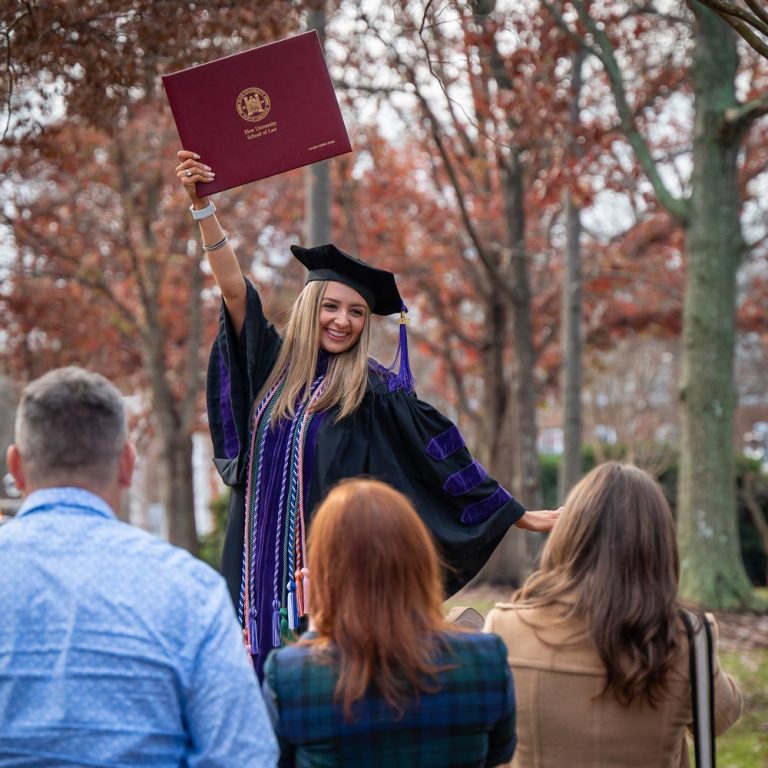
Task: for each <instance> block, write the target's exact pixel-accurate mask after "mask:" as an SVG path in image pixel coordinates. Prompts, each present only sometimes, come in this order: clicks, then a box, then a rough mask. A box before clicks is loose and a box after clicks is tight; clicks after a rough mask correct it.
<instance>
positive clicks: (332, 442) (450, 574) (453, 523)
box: [207, 283, 525, 605]
mask: <svg viewBox="0 0 768 768" xmlns="http://www.w3.org/2000/svg"><path fill="white" fill-rule="evenodd" d="M280 344H281V339H280V336H279V334H278V333H277V331H276V330H275V328H274V326H273V325H272V324H271V323H269V322H268V321H267V320H266V318H265V317H264V313H263V310H262V305H261V300H260V298H259V295H258V293H257V291H256V290H255V288H254V287H253V286H252V285H251V284H250V283H249V284H248V295H247V310H246V321H245V325H244V327H243V331H242V332H241V334H240V338H239V339H238V338H237V337H236V335H235V333H234V331H233V328H232V325H231V323H230V321H229V316H228V314H227V312H226V310H225V309H224V307H223V306H222V310H221V315H220V319H219V332H218V337H217V339H216V341H215V342H214V345H213V349H212V351H211V357H210V361H209V368H208V382H207V399H208V419H209V425H210V430H211V436H212V439H213V448H214V463H215V464H216V467H217V469H218V470H219V473H220V474H221V477H222V478H223V480H224V482H225V483H226V484H227V485H229V486H231V488H232V492H231V496H230V505H229V515H228V520H227V529H226V534H225V540H224V551H223V555H222V565H221V570H222V574H223V575H224V577H225V579H226V581H227V584H228V586H229V590H230V594H231V595H232V600H233V602H234V603H235V605H237V603H238V600H239V593H240V582H241V573H242V554H243V525H244V508H245V483H246V478H245V475H246V469H247V463H248V449H249V445H250V424H251V420H252V409H253V406H254V399H255V397H256V396H257V395H258V393H259V391H260V390H261V387H262V386H263V384H264V382H265V381H266V379H267V377H268V375H269V373H270V371H271V370H272V367H273V366H274V363H275V360H276V358H277V353H278V350H279V348H280ZM391 376H392V374H389V373H388V372H387V371H385V370H383V369H382V368H381V366H378V365H377V364H375V363H372V365H371V368H370V371H369V377H368V387H367V390H366V393H365V396H364V398H363V401H362V403H361V404H360V407H359V408H358V409H357V411H356V412H355V413H354V414H353V415H352V416H349V417H347V418H344V419H342V420H340V421H338V422H336V421H334V418H333V416H334V414H333V413H329V414H328V415H327V417H326V418H324V419H323V421H322V424H321V425H320V429H319V432H318V435H317V444H316V449H315V453H314V466H313V467H312V469H311V473H312V474H311V479H310V481H309V488H308V492H307V505H306V509H308V510H311V511H314V509H315V508H316V507H317V505H318V504H319V502H320V501H321V500H322V499H323V498H324V496H325V495H326V493H327V492H328V490H329V489H330V488H331V487H332V486H333V485H334V484H336V483H337V482H338V481H339V480H342V479H345V478H349V477H356V476H359V475H365V476H368V477H372V478H376V479H379V480H383V481H385V482H387V483H389V484H390V485H392V486H394V487H395V488H397V489H398V490H399V491H401V492H402V493H404V494H405V495H406V496H407V497H408V498H409V499H410V500H411V501H412V502H413V504H414V506H415V508H416V510H417V511H418V513H419V515H420V516H421V518H422V520H423V521H424V522H425V524H426V525H427V527H428V528H429V530H430V531H431V532H432V534H433V536H434V538H435V540H436V542H437V544H438V547H439V549H440V552H441V555H442V558H443V562H444V564H445V566H446V591H447V593H448V594H453V593H454V592H456V591H458V590H459V589H460V588H461V587H462V586H463V585H464V584H466V583H467V582H468V581H469V580H470V579H471V578H472V577H473V576H475V574H476V573H477V572H478V571H479V570H480V568H481V567H482V566H483V565H484V563H485V562H486V560H487V559H488V557H490V555H491V553H492V552H493V550H494V549H495V548H496V546H497V544H498V543H499V542H500V541H501V539H502V537H503V536H504V534H505V533H506V531H507V530H508V528H509V527H510V526H511V525H512V524H513V523H514V522H515V521H516V520H518V519H519V518H520V517H521V516H522V515H523V514H524V512H525V510H524V508H523V507H522V506H521V505H520V504H519V503H518V502H517V501H516V500H515V499H514V498H512V496H510V494H509V493H508V492H507V491H506V490H504V488H502V487H501V486H500V485H499V484H498V483H497V482H496V481H495V480H494V479H493V478H491V477H490V476H488V475H487V473H486V472H485V470H484V469H483V468H482V466H481V465H479V464H478V463H477V462H475V461H474V460H473V459H472V456H471V455H470V453H469V451H468V450H467V448H466V447H465V446H464V441H463V439H462V438H461V435H460V434H459V431H458V429H457V428H456V426H455V425H454V424H453V423H452V422H451V421H450V420H449V419H447V418H446V417H445V416H443V415H442V414H441V413H440V412H439V411H437V410H436V409H435V408H433V407H432V406H431V405H429V404H428V403H425V402H423V401H422V400H419V399H418V398H417V397H416V395H415V393H413V392H405V391H402V390H397V391H394V392H390V391H389V386H388V385H389V381H390V377H391ZM310 515H311V512H310ZM310 519H311V518H310Z"/></svg>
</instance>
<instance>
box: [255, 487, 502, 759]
mask: <svg viewBox="0 0 768 768" xmlns="http://www.w3.org/2000/svg"><path fill="white" fill-rule="evenodd" d="M309 552H310V558H311V562H312V574H313V578H312V596H311V600H312V619H311V625H310V632H309V633H307V634H305V635H304V637H303V638H302V639H301V640H300V641H299V642H298V643H297V644H295V645H292V646H288V647H286V648H282V649H280V650H276V651H273V653H272V654H271V655H270V656H269V658H268V659H267V663H266V666H265V669H264V672H265V679H264V692H265V698H266V701H267V706H268V708H271V710H272V714H273V721H274V724H275V731H276V733H277V736H278V739H279V741H280V746H281V751H282V757H281V762H280V765H283V766H292V765H297V766H314V765H318V766H319V765H323V766H350V765H371V766H373V765H381V766H391V765H397V766H398V768H407V766H420V767H421V768H429V766H441V768H449V767H450V766H486V765H498V764H500V763H503V762H505V761H507V760H509V758H510V757H511V755H512V752H513V750H514V744H515V703H514V692H513V688H512V679H511V676H510V672H509V668H508V666H507V663H506V649H505V648H504V645H503V643H502V642H501V640H500V639H499V638H498V637H496V636H495V635H484V634H482V633H479V632H470V631H463V630H459V629H456V628H455V627H451V626H450V625H448V624H446V623H445V621H444V620H443V614H442V607H441V606H442V601H443V593H442V586H441V576H440V571H439V567H438V559H437V553H436V550H435V547H434V544H433V543H432V539H431V536H430V534H429V531H428V530H427V528H426V527H425V525H424V523H423V522H422V521H421V519H420V518H419V516H418V514H417V513H416V511H415V509H414V508H413V506H412V505H411V503H410V502H409V501H408V500H407V499H406V498H405V496H403V495H402V494H401V493H399V492H398V491H396V490H394V489H393V488H391V487H389V486H388V485H386V484H385V483H381V482H379V481H376V480H361V479H358V480H348V481H345V482H343V483H341V484H340V485H338V486H337V487H335V488H334V489H333V490H332V491H331V493H330V494H329V495H328V497H327V499H326V500H325V501H324V502H323V504H322V505H321V506H320V508H319V510H318V512H317V514H316V516H315V518H314V521H313V523H312V530H311V532H310V543H309Z"/></svg>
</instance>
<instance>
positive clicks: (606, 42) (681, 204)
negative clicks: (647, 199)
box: [544, 0, 688, 223]
mask: <svg viewBox="0 0 768 768" xmlns="http://www.w3.org/2000/svg"><path fill="white" fill-rule="evenodd" d="M572 4H573V7H574V8H575V9H576V13H577V14H578V17H579V21H580V22H581V23H582V24H583V25H584V27H585V29H586V30H587V31H588V32H589V34H590V35H591V37H592V41H593V43H592V44H591V45H589V44H587V43H586V42H582V41H581V38H580V37H579V36H578V35H577V34H576V32H575V31H574V30H573V29H572V28H571V27H570V25H569V24H568V23H567V22H566V21H565V19H564V18H563V15H562V14H561V13H560V12H559V9H558V7H557V6H556V5H555V2H554V0H544V6H545V7H546V8H547V10H548V11H549V12H550V13H551V14H552V17H553V18H554V19H555V21H556V23H557V25H558V26H559V27H560V28H561V29H563V30H564V31H565V32H566V33H567V34H568V35H569V36H570V37H574V36H575V37H576V38H577V39H579V41H580V44H581V45H583V46H584V47H585V48H586V50H588V51H589V52H590V53H591V54H593V55H594V56H595V57H597V59H598V60H599V61H600V63H601V64H602V65H603V68H604V69H605V73H606V75H607V76H608V80H609V82H610V84H611V90H612V91H613V97H614V101H615V104H616V110H617V112H618V113H619V120H620V121H621V130H622V132H623V133H624V135H625V136H626V137H627V141H628V142H629V144H630V145H631V147H632V149H633V150H634V152H635V156H636V157H637V159H638V162H639V163H640V165H641V166H642V168H643V171H644V172H645V175H646V176H647V177H648V180H649V181H650V182H651V185H652V186H653V189H654V192H655V193H656V196H657V197H658V198H659V201H660V202H661V204H662V205H663V206H664V207H665V208H666V209H667V210H668V211H669V212H670V213H671V214H672V215H673V216H674V217H675V218H676V219H678V220H679V221H680V222H681V223H684V222H686V221H687V219H688V205H687V202H686V200H685V199H684V198H680V197H677V196H676V195H674V194H673V193H672V191H671V190H670V189H669V188H668V187H667V185H666V184H665V183H664V180H663V179H662V177H661V173H660V172H659V167H658V165H657V163H656V161H655V160H654V159H653V156H652V154H651V150H650V148H649V146H648V144H647V143H646V141H645V138H644V137H643V135H642V134H641V133H640V131H639V130H638V129H637V126H636V125H635V119H634V115H633V113H632V110H631V108H630V106H629V101H628V100H627V93H626V88H625V86H624V77H623V75H622V72H621V67H620V66H619V63H618V61H617V60H616V55H615V51H614V48H613V44H612V43H611V41H610V39H609V37H608V35H607V34H606V32H605V30H604V29H601V28H600V26H599V25H598V24H597V23H596V22H595V20H594V19H593V18H592V16H590V14H589V11H588V10H587V8H586V6H585V4H584V2H583V0H573V3H572Z"/></svg>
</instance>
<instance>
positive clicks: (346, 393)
mask: <svg viewBox="0 0 768 768" xmlns="http://www.w3.org/2000/svg"><path fill="white" fill-rule="evenodd" d="M328 282H329V281H327V280H313V281H312V282H310V283H307V284H306V285H305V286H304V290H303V291H302V292H301V293H300V294H299V295H298V297H297V298H296V301H295V302H294V303H293V306H292V307H291V311H290V315H289V317H288V323H287V325H286V328H285V336H284V338H283V344H282V346H281V348H280V352H279V354H278V356H277V361H276V362H275V365H274V367H273V368H272V372H271V373H270V375H269V377H268V378H267V381H266V383H265V384H264V386H263V387H262V390H261V392H259V395H258V397H257V398H256V401H257V402H260V401H261V399H262V397H264V395H265V394H266V393H267V391H268V390H269V389H270V388H271V387H272V385H273V384H274V383H275V381H276V380H277V379H279V378H280V377H281V376H282V375H283V374H285V375H286V379H285V386H284V387H283V389H282V392H281V393H280V394H279V396H278V398H277V402H276V403H275V407H274V409H273V410H272V415H271V417H270V421H271V423H272V424H274V423H276V422H277V421H278V420H280V419H292V418H293V417H294V416H295V415H296V405H297V403H298V402H299V401H301V402H304V401H306V400H307V399H308V398H309V391H310V387H311V386H312V382H313V381H314V380H315V378H316V373H317V361H318V356H319V353H320V322H319V318H320V306H321V304H322V301H323V297H324V296H325V291H326V288H327V287H328ZM370 318H371V312H370V309H368V307H367V305H366V311H365V324H364V325H363V331H362V333H361V334H360V338H359V339H358V340H357V342H356V343H355V344H354V345H352V346H351V347H350V348H349V349H348V350H346V351H344V352H340V353H339V354H335V355H331V356H330V360H329V361H328V370H327V372H326V374H325V382H324V386H323V392H322V394H321V395H320V397H319V398H318V400H317V401H316V402H315V404H314V406H313V410H315V411H326V410H330V409H331V408H334V407H336V406H338V408H339V412H338V415H337V416H336V420H337V421H338V420H339V419H343V418H344V417H345V416H349V415H350V414H352V413H354V412H355V410H357V408H358V406H359V405H360V403H361V402H362V401H363V397H364V395H365V388H366V386H367V384H368V349H369V346H370V338H371V322H370Z"/></svg>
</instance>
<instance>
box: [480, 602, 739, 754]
mask: <svg viewBox="0 0 768 768" xmlns="http://www.w3.org/2000/svg"><path fill="white" fill-rule="evenodd" d="M708 618H709V619H710V623H711V624H712V626H713V628H714V636H715V638H717V625H716V624H715V621H714V618H713V617H711V616H708ZM522 619H525V620H526V621H527V622H529V623H534V624H536V625H538V626H537V628H536V629H534V628H533V627H531V626H530V625H529V624H526V623H525V621H523V620H522ZM485 629H486V631H487V632H495V633H496V634H498V635H500V636H501V637H502V639H503V640H504V642H505V643H506V645H507V649H508V651H509V656H508V659H509V664H510V666H511V668H512V674H513V676H514V679H515V689H516V698H517V736H518V746H517V750H516V752H515V757H514V761H513V762H512V765H513V766H515V767H516V768H563V767H564V766H567V768H608V767H609V766H621V767H622V768H630V767H634V766H636V767H637V768H688V766H689V761H688V752H687V748H686V746H685V738H684V737H685V731H686V727H687V726H688V725H689V724H690V723H691V722H692V716H691V689H690V685H689V682H688V645H687V642H685V652H684V653H683V654H681V656H680V660H679V663H678V664H677V665H676V666H675V668H674V669H673V671H672V673H671V674H670V678H669V681H668V692H667V695H666V696H665V697H664V699H663V700H662V701H661V702H660V703H659V704H658V705H657V707H656V708H653V707H650V706H649V705H647V704H640V703H638V702H635V703H633V704H631V705H630V706H629V707H623V706H621V705H620V704H619V703H618V702H617V700H616V698H615V697H614V696H612V695H610V694H607V695H602V696H601V695H600V692H601V690H602V688H603V683H604V679H605V678H604V667H603V665H602V662H601V661H600V659H599V657H598V655H597V653H596V652H595V651H594V650H593V648H592V646H591V643H590V642H589V640H588V638H587V635H586V632H585V627H584V624H583V622H574V623H569V624H568V625H565V624H563V623H562V622H560V623H558V621H557V615H556V613H555V609H553V608H516V607H514V606H512V605H509V604H506V603H497V605H496V607H495V608H494V609H493V610H492V611H491V612H490V613H489V614H488V618H487V619H486V623H485ZM741 706H742V695H741V691H740V690H739V689H738V687H737V686H736V683H735V682H734V681H733V679H732V678H731V677H730V676H729V675H727V674H726V673H725V672H723V671H722V670H720V665H719V662H718V660H717V658H715V710H716V712H715V719H716V728H717V732H718V733H722V732H723V731H725V730H726V729H727V728H729V727H730V726H731V725H732V724H733V723H734V722H735V721H736V720H737V719H738V717H739V715H740V714H741Z"/></svg>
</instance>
